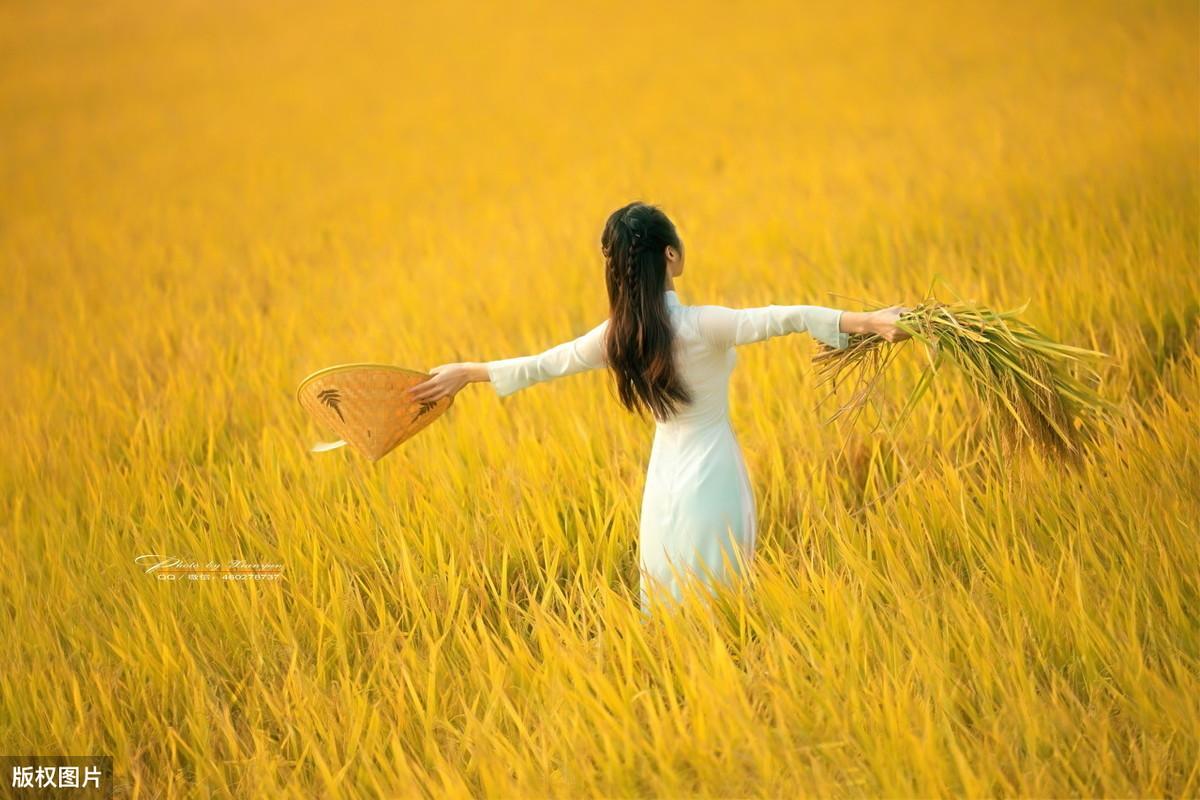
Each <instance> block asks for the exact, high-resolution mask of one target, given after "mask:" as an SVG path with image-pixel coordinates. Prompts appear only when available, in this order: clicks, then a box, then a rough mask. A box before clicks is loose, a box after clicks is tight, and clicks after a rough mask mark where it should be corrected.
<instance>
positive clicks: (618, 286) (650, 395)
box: [600, 202, 692, 421]
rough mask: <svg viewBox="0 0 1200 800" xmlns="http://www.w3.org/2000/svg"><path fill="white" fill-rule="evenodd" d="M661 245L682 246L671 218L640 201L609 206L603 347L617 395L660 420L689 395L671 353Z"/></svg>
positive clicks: (629, 406) (630, 406) (604, 247)
mask: <svg viewBox="0 0 1200 800" xmlns="http://www.w3.org/2000/svg"><path fill="white" fill-rule="evenodd" d="M667 245H671V246H672V247H674V248H675V249H676V250H682V243H681V242H680V240H679V236H678V234H677V233H676V231H675V226H674V224H673V223H672V222H671V220H670V219H669V218H668V217H667V215H666V214H664V213H663V212H662V211H661V210H659V209H658V208H657V207H656V206H652V205H647V204H646V203H642V202H634V203H630V204H629V205H627V206H625V207H623V208H620V209H617V210H616V211H614V212H613V213H612V215H611V216H610V217H609V218H608V222H607V223H606V224H605V226H604V233H603V235H602V237H601V240H600V246H601V249H602V250H603V252H604V255H605V278H606V283H607V285H608V301H609V309H610V316H609V323H608V331H607V335H606V337H605V353H606V355H607V357H608V365H609V369H610V370H611V371H612V372H613V374H614V376H615V378H616V382H617V395H618V397H619V398H620V401H621V404H622V405H623V406H625V408H627V409H628V410H630V411H633V412H634V413H637V414H639V415H641V414H644V412H645V411H646V410H649V411H650V412H651V413H652V414H653V415H654V417H655V419H657V420H660V421H661V420H666V419H668V418H669V417H671V416H673V415H674V414H675V413H676V411H678V409H679V406H680V404H687V403H690V402H691V401H692V397H691V392H690V391H689V390H688V389H687V387H686V386H684V385H683V382H682V380H681V378H680V376H679V373H678V371H677V369H676V364H675V359H674V354H673V343H674V338H675V334H674V330H673V329H672V327H671V317H670V313H669V311H668V309H667V304H666V296H665V294H666V285H667V256H666V252H665V249H666V247H667Z"/></svg>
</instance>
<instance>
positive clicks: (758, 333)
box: [697, 305, 850, 350]
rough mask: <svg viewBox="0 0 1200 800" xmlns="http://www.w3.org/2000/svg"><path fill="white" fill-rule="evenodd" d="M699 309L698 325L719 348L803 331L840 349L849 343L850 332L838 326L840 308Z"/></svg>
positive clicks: (710, 343) (708, 339) (840, 317)
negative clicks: (843, 330)
mask: <svg viewBox="0 0 1200 800" xmlns="http://www.w3.org/2000/svg"><path fill="white" fill-rule="evenodd" d="M699 309H700V311H699V315H698V316H697V327H698V328H699V329H700V335H701V336H702V337H703V338H704V340H705V341H707V342H708V343H709V345H711V346H712V347H714V348H717V349H725V348H729V347H734V346H737V345H743V344H749V343H751V342H760V341H762V340H763V339H769V338H771V337H772V336H784V335H786V334H789V333H802V332H804V331H807V332H808V333H809V334H810V335H811V336H812V337H813V338H814V339H817V340H819V341H822V342H824V343H825V344H827V345H829V346H830V347H833V348H836V349H838V350H841V349H843V348H845V347H847V346H848V345H849V343H850V334H848V333H843V332H842V331H841V330H840V329H839V327H840V325H841V319H842V313H843V310H842V309H840V308H826V307H824V306H780V305H769V306H759V307H757V308H726V307H725V306H700V307H699Z"/></svg>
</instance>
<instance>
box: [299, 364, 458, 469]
mask: <svg viewBox="0 0 1200 800" xmlns="http://www.w3.org/2000/svg"><path fill="white" fill-rule="evenodd" d="M430 377H432V376H430V375H428V374H427V373H424V372H419V371H417V370H413V369H404V368H403V367H393V366H389V365H387V364H338V365H336V366H332V367H326V368H325V369H322V370H317V371H316V372H314V373H313V374H312V375H309V376H308V377H307V378H305V379H304V380H303V381H301V382H300V387H299V388H298V389H296V399H297V400H299V401H300V405H302V406H304V408H305V409H307V411H308V413H309V414H311V415H312V418H313V419H314V420H316V421H317V423H318V424H321V425H323V426H325V427H327V428H330V429H332V430H333V431H334V432H335V433H337V434H338V435H339V436H340V437H342V440H343V441H341V442H334V443H332V444H328V445H318V446H317V447H314V448H313V450H314V451H317V452H320V451H324V450H331V449H333V448H334V447H339V446H341V445H343V444H350V445H352V446H353V447H354V448H355V449H357V450H358V451H359V452H361V453H362V454H363V455H365V456H366V457H367V458H369V459H370V460H371V461H378V460H379V459H381V458H383V457H384V456H385V455H387V454H388V453H390V452H391V451H392V450H394V449H395V448H396V446H397V445H399V444H400V443H402V442H404V441H407V440H408V439H411V438H412V437H413V436H415V435H416V434H417V433H419V432H420V431H421V430H422V429H424V428H426V427H428V426H429V425H430V423H432V422H433V421H434V420H436V419H437V418H438V417H440V416H441V415H442V414H444V413H445V412H446V409H447V408H449V407H450V405H451V404H452V403H453V402H454V396H453V395H447V396H446V397H442V398H439V399H438V400H435V401H433V402H429V403H419V402H417V401H416V400H413V399H411V398H410V397H409V396H408V393H407V390H408V388H409V387H411V386H416V385H417V384H418V383H423V382H424V381H426V380H428V379H429V378H430Z"/></svg>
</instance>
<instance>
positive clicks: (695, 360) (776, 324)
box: [410, 202, 908, 613]
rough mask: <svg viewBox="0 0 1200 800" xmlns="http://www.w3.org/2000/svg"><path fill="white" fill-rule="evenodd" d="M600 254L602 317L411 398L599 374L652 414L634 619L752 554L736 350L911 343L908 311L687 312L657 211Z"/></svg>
mask: <svg viewBox="0 0 1200 800" xmlns="http://www.w3.org/2000/svg"><path fill="white" fill-rule="evenodd" d="M600 248H601V252H602V253H603V255H604V259H605V278H606V281H607V284H608V299H609V309H610V313H609V318H608V319H606V320H604V321H603V322H601V323H600V324H599V325H597V326H595V327H594V328H592V329H591V330H590V331H588V332H587V333H585V334H583V335H582V336H580V337H579V338H577V339H574V340H572V341H569V342H564V343H563V344H560V345H558V346H557V347H552V348H551V349H549V350H546V351H545V352H542V353H539V354H537V355H530V356H519V357H516V358H507V359H501V360H497V361H487V362H482V363H456V364H443V365H441V366H438V367H434V368H433V369H432V370H430V373H431V374H432V377H431V378H429V379H428V380H426V381H425V382H423V383H421V384H419V385H417V386H415V387H413V388H412V389H410V392H411V394H412V395H413V396H414V399H416V400H419V401H421V402H425V401H430V400H436V399H438V398H439V397H443V396H445V395H452V394H454V393H456V392H458V390H459V389H461V388H462V387H463V386H465V385H466V384H468V383H472V382H482V381H488V382H490V383H491V384H492V386H493V388H494V389H495V390H496V392H497V394H498V395H499V396H501V397H504V396H506V395H510V394H512V393H513V392H515V391H517V390H518V389H523V388H525V387H527V386H530V385H531V384H534V383H538V382H540V381H546V380H550V379H551V378H561V377H564V376H566V375H573V374H575V373H577V372H583V371H585V370H590V369H597V368H599V367H607V368H608V369H609V370H610V371H611V372H612V375H613V378H614V379H615V381H616V387H617V394H618V396H619V398H620V401H621V404H622V405H623V406H625V408H627V409H628V410H630V411H632V412H635V413H638V414H639V415H643V416H644V412H645V411H646V410H647V409H648V410H649V411H650V412H651V413H652V414H653V416H654V419H655V421H656V428H655V434H654V444H653V447H652V448H651V453H650V463H649V466H648V471H647V476H646V484H645V490H644V493H643V495H642V510H641V525H640V542H639V548H640V567H641V580H640V595H641V609H642V611H643V613H648V612H649V607H650V603H651V601H652V595H653V596H654V597H659V596H662V597H663V598H664V599H669V598H673V599H674V600H676V601H678V600H681V599H682V591H681V589H682V581H683V580H685V579H688V578H689V577H691V576H695V577H697V578H699V579H700V581H701V583H702V584H704V585H706V586H712V585H714V582H715V581H724V580H726V579H728V578H730V577H732V575H734V574H738V575H740V574H742V567H743V565H744V564H749V563H750V562H751V560H752V559H753V556H754V546H755V537H756V532H757V518H756V512H755V505H754V494H753V492H752V491H751V488H750V480H749V476H748V474H747V472H746V464H745V462H744V461H743V459H742V453H741V449H740V447H739V446H738V442H737V439H736V438H735V436H734V432H733V428H732V427H731V425H730V421H729V396H728V390H729V376H730V373H731V372H732V370H733V367H734V363H735V361H736V355H735V352H734V348H735V347H736V346H738V345H744V344H749V343H751V342H758V341H762V340H764V339H767V338H770V337H772V336H783V335H786V334H789V333H799V332H802V331H807V332H808V333H809V334H810V335H812V336H813V337H814V338H816V339H819V340H820V341H822V342H825V343H826V344H828V345H830V346H832V347H836V348H844V347H846V345H847V342H848V339H849V334H851V333H866V332H871V333H877V334H879V335H881V336H883V337H884V338H885V339H887V340H888V341H892V342H894V341H899V340H901V339H905V338H908V334H906V333H904V332H903V331H901V330H900V329H899V328H897V327H896V320H897V319H898V318H899V316H900V314H901V313H902V312H903V311H905V310H907V309H906V307H904V306H892V307H891V308H886V309H881V310H879V311H873V312H856V311H843V310H840V309H834V308H824V307H821V306H810V305H768V306H762V307H758V308H726V307H724V306H718V305H697V306H692V305H686V304H684V303H683V302H682V301H681V300H680V299H679V295H678V294H676V292H675V286H674V281H673V279H674V278H677V277H679V276H680V275H681V274H683V262H684V258H683V242H682V241H681V240H680V238H679V236H678V234H677V233H676V230H675V225H674V224H673V223H672V222H671V220H670V219H669V218H668V217H667V215H666V214H664V213H663V212H662V211H661V210H659V208H658V207H656V206H653V205H648V204H646V203H642V202H634V203H630V204H629V205H627V206H625V207H623V208H619V209H617V210H616V211H615V212H613V214H612V215H611V216H610V217H609V218H608V221H607V222H606V223H605V226H604V232H603V234H602V235H601V238H600ZM730 545H732V546H733V547H731V546H730ZM734 547H736V548H737V549H738V550H739V551H740V553H741V556H742V560H739V559H738V557H737V555H736V554H735V552H734ZM667 595H669V598H668V597H667Z"/></svg>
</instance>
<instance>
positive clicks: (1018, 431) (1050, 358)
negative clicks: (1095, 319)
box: [813, 300, 1116, 461]
mask: <svg viewBox="0 0 1200 800" xmlns="http://www.w3.org/2000/svg"><path fill="white" fill-rule="evenodd" d="M1028 305H1029V304H1028V302H1026V303H1025V304H1024V305H1022V306H1021V307H1020V308H1015V309H1012V310H1009V311H993V310H991V309H989V308H986V307H984V306H980V305H977V304H974V303H963V302H955V303H943V302H939V301H937V300H927V301H924V302H922V303H920V304H919V305H917V306H915V307H913V308H911V309H910V310H909V311H907V312H905V313H904V314H903V315H902V316H901V317H900V319H899V321H898V322H897V325H898V327H900V328H901V329H902V330H904V331H905V332H906V333H909V334H910V335H911V336H912V339H909V340H903V341H901V342H897V343H896V344H897V345H903V344H905V343H906V342H908V341H912V342H917V343H919V344H921V345H923V346H924V348H925V354H926V356H927V358H928V360H929V365H928V366H927V367H926V369H925V371H924V372H923V373H922V374H921V377H920V379H919V380H918V382H917V385H916V386H915V387H914V388H913V390H912V392H911V393H910V395H909V397H908V400H907V402H906V403H905V405H904V408H903V409H902V410H901V412H900V420H903V419H904V418H906V417H907V416H908V414H909V413H910V412H911V411H912V409H913V407H914V406H915V405H916V403H917V401H918V400H919V399H920V398H921V396H922V395H923V394H924V393H925V391H926V390H927V389H928V388H929V384H930V382H931V380H932V378H933V376H934V374H936V372H937V370H938V368H939V367H940V366H941V364H942V363H943V361H944V360H946V359H947V358H948V359H950V360H951V361H953V362H954V363H955V364H956V365H957V366H958V367H959V370H960V371H961V373H962V374H963V376H964V377H965V379H966V381H967V384H968V385H969V387H970V389H971V390H972V391H973V392H974V393H975V394H976V396H978V397H979V398H980V400H981V401H983V402H984V404H985V406H987V407H988V409H989V411H990V414H989V416H988V418H987V419H988V421H989V422H990V423H991V424H994V425H996V426H997V428H998V432H999V433H1000V434H1001V436H1002V437H1003V438H1004V439H1005V441H1006V443H1007V444H1008V445H1009V446H1013V445H1016V444H1018V443H1020V442H1027V443H1031V444H1033V445H1034V446H1035V447H1038V448H1039V449H1041V450H1042V451H1043V452H1044V453H1047V454H1049V455H1053V456H1056V457H1060V458H1066V459H1069V460H1072V461H1075V460H1077V459H1078V457H1079V456H1080V455H1081V453H1082V450H1083V447H1084V445H1085V442H1086V441H1089V440H1092V439H1094V438H1095V436H1096V434H1097V433H1098V432H1099V431H1100V429H1101V428H1102V426H1103V422H1104V421H1105V420H1106V419H1107V418H1109V417H1110V415H1111V414H1113V413H1114V412H1115V411H1116V406H1115V405H1114V404H1113V403H1110V402H1109V401H1108V400H1106V399H1104V398H1103V397H1101V396H1100V394H1099V393H1098V392H1097V391H1096V390H1095V389H1094V388H1093V387H1094V386H1095V385H1097V384H1098V383H1099V376H1098V375H1097V374H1096V372H1095V370H1093V369H1091V368H1090V367H1089V364H1090V363H1092V362H1095V361H1096V360H1098V359H1102V358H1106V357H1107V355H1106V354H1105V353H1101V352H1098V351H1095V350H1086V349H1084V348H1081V347H1072V346H1070V345H1065V344H1059V343H1058V342H1055V341H1053V340H1051V339H1049V338H1047V337H1046V336H1045V335H1043V334H1042V333H1041V332H1039V331H1038V330H1037V329H1036V328H1034V327H1033V326H1032V325H1029V324H1028V323H1025V322H1022V321H1021V320H1020V319H1018V316H1019V315H1020V314H1021V313H1022V312H1024V311H1025V308H1026V307H1027V306H1028ZM889 344H891V343H890V342H888V341H887V340H886V339H884V338H883V337H882V336H879V335H878V334H874V333H871V334H852V335H851V336H850V343H849V346H847V347H846V348H844V349H841V350H835V349H833V348H831V347H828V346H826V345H821V347H820V348H819V349H818V352H817V354H816V356H814V358H813V363H814V365H815V367H816V370H817V375H818V379H819V383H820V384H821V385H828V386H830V387H831V388H830V394H833V392H834V391H835V390H836V389H837V387H838V386H840V385H842V384H843V383H844V382H845V381H847V380H849V379H852V378H853V379H856V389H855V391H854V393H853V395H852V396H851V398H850V400H849V401H847V402H846V403H845V404H843V405H842V406H840V407H839V408H838V409H837V410H836V411H835V412H834V414H833V416H832V417H831V419H836V418H838V417H841V416H843V415H849V416H850V417H851V418H855V417H857V415H858V414H859V413H861V410H862V408H863V406H864V405H865V403H866V402H867V400H868V399H869V398H870V396H871V395H872V393H873V392H874V390H875V389H876V387H877V386H878V385H879V382H880V379H881V377H882V376H883V373H884V372H885V371H886V369H887V367H888V365H889V364H890V363H891V362H892V359H893V357H894V356H895V354H896V353H897V352H898V351H899V349H900V347H898V346H892V347H885V346H884V345H889Z"/></svg>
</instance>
